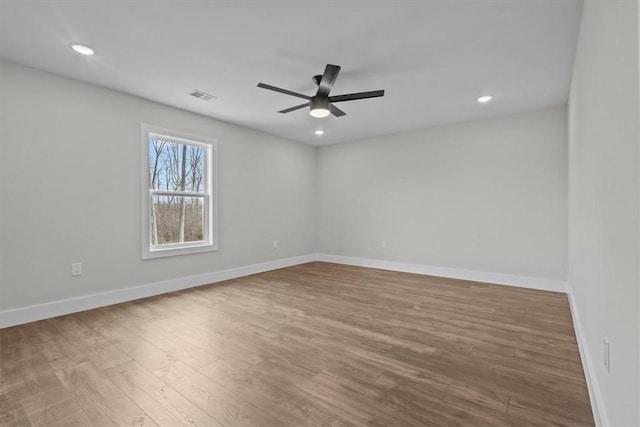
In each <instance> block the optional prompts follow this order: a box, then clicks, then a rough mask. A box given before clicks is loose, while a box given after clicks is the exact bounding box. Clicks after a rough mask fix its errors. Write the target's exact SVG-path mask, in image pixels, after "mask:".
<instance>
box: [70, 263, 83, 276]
mask: <svg viewBox="0 0 640 427" xmlns="http://www.w3.org/2000/svg"><path fill="white" fill-rule="evenodd" d="M81 274H82V263H81V262H74V263H72V264H71V275H72V276H80V275H81Z"/></svg>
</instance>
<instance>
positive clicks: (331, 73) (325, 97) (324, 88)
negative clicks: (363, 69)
mask: <svg viewBox="0 0 640 427" xmlns="http://www.w3.org/2000/svg"><path fill="white" fill-rule="evenodd" d="M339 72H340V66H339V65H332V64H327V67H326V68H325V69H324V74H322V75H317V76H313V82H314V83H315V84H317V85H318V91H317V92H316V94H315V95H314V96H307V95H304V94H302V93H298V92H293V91H290V90H287V89H281V88H279V87H275V86H271V85H268V84H265V83H258V87H261V88H263V89H269V90H273V91H275V92H280V93H284V94H286V95H291V96H296V97H298V98H303V99H306V100H307V101H308V102H305V103H304V104H300V105H296V106H295V107H290V108H286V109H284V110H281V111H278V113H290V112H292V111H296V110H299V109H301V108H305V107H310V110H309V114H311V115H312V116H313V117H327V116H328V115H329V114H333V115H334V116H336V117H341V116H344V115H346V114H347V113H345V112H344V111H342V110H341V109H339V108H338V107H336V106H335V105H333V104H334V103H336V102H344V101H355V100H356V99H366V98H376V97H378V96H383V95H384V90H374V91H371V92H358V93H349V94H346V95H336V96H329V92H331V88H333V84H334V83H335V81H336V79H337V78H338V73H339Z"/></svg>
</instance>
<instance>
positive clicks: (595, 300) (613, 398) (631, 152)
mask: <svg viewBox="0 0 640 427" xmlns="http://www.w3.org/2000/svg"><path fill="white" fill-rule="evenodd" d="M637 7H638V3H637V2H636V1H618V2H601V1H591V0H589V1H586V2H585V5H584V10H583V18H582V25H581V29H580V36H579V40H578V50H577V53H576V59H575V64H574V70H573V80H572V87H571V95H570V100H569V159H570V165H569V254H570V256H569V283H570V286H571V288H572V292H573V297H574V299H575V303H576V306H577V309H578V312H579V313H580V320H581V324H582V328H583V332H584V338H585V344H586V350H587V351H586V355H587V356H588V357H589V358H590V360H591V367H592V369H593V374H594V375H593V379H594V380H595V382H596V383H597V385H598V388H599V391H600V395H601V397H602V399H603V402H604V410H605V411H604V412H605V414H606V416H607V418H608V421H609V424H610V425H614V426H632V425H634V426H637V425H640V414H639V412H638V411H639V409H640V394H639V386H640V381H639V375H640V374H639V366H640V363H639V350H638V336H639V333H640V332H639V328H640V318H639V317H638V313H639V312H640V306H639V299H638V298H639V296H638V293H639V290H640V289H639V280H638V279H639V278H638V269H639V268H640V263H639V256H640V250H639V249H640V235H639V233H638V232H639V229H640V228H639V227H640V213H639V209H640V199H639V193H638V192H639V191H640V186H639V179H640V176H639V172H640V169H639V155H640V152H639V150H638V143H639V139H638V137H639V133H638V114H639V111H638V110H639V108H638V102H639V99H640V98H639V93H638V78H639V76H638V11H637ZM605 336H607V337H609V339H610V341H611V349H610V357H611V372H610V373H607V371H606V370H605V368H604V364H603V356H602V355H603V338H604V337H605ZM604 421H605V422H606V419H605V420H604Z"/></svg>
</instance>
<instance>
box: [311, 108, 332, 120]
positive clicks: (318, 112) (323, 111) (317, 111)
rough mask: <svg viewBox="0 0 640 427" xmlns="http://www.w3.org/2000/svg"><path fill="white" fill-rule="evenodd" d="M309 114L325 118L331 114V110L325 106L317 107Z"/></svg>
mask: <svg viewBox="0 0 640 427" xmlns="http://www.w3.org/2000/svg"><path fill="white" fill-rule="evenodd" d="M309 114H311V115H312V116H313V117H317V118H319V119H321V118H323V117H327V116H328V115H329V114H331V111H329V110H327V109H325V108H315V109H313V110H311V111H309Z"/></svg>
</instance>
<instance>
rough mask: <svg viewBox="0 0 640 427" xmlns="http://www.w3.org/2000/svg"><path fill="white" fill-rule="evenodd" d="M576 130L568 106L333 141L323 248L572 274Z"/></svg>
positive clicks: (323, 201) (325, 177) (322, 200)
mask: <svg viewBox="0 0 640 427" xmlns="http://www.w3.org/2000/svg"><path fill="white" fill-rule="evenodd" d="M566 132H567V129H566V109H565V107H564V106H559V107H553V108H548V109H544V110H540V111H534V112H530V113H523V114H518V115H512V116H506V117H501V118H496V119H488V120H479V121H472V122H467V123H459V124H454V125H446V126H439V127H435V128H430V129H426V130H421V131H417V132H410V133H403V134H397V135H389V136H384V137H378V138H373V139H367V140H361V141H356V142H349V143H345V144H338V145H332V146H328V147H322V148H320V149H319V152H318V206H319V211H318V212H319V216H318V240H319V252H321V253H327V254H333V255H345V256H354V257H365V258H374V259H384V260H391V261H401V262H410V263H418V264H426V265H433V266H438V267H450V268H459V269H467V270H477V271H482V272H493V273H505V274H513V275H519V276H530V277H538V278H550V279H561V280H565V279H566V277H567V271H566V268H567V136H566ZM382 240H386V241H387V248H386V249H383V248H382V247H381V241H382Z"/></svg>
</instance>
